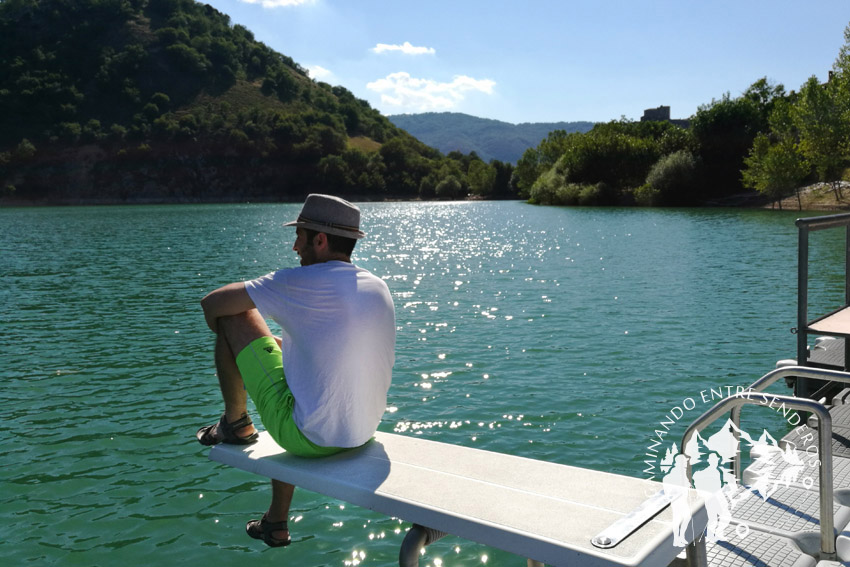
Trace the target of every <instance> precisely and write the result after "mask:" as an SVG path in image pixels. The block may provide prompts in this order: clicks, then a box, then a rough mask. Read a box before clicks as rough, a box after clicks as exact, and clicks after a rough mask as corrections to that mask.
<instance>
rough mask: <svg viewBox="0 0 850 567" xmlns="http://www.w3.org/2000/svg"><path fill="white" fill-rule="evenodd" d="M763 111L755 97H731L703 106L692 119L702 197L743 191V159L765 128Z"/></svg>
mask: <svg viewBox="0 0 850 567" xmlns="http://www.w3.org/2000/svg"><path fill="white" fill-rule="evenodd" d="M762 125H763V121H762V114H761V111H760V109H759V106H758V105H757V104H756V102H755V101H754V100H752V98H747V97H739V98H735V99H733V98H731V97H730V96H729V94H728V93H727V94H725V95H724V96H723V97H722V98H721V99H720V100H715V101H712V103H711V104H708V105H703V106H700V107H699V109H697V113H696V114H695V115H694V117H693V119H692V120H691V131H692V132H693V135H694V139H695V140H696V143H697V148H698V149H697V152H698V157H699V158H700V169H701V171H700V174H699V177H700V179H701V180H702V187H701V195H700V197H701V199H700V200H702V199H704V198H709V197H718V196H726V195H731V194H733V193H737V192H739V191H740V190H741V170H742V169H743V167H744V158H745V157H747V154H748V153H749V151H750V148H751V147H752V145H753V140H754V139H755V137H756V134H758V132H759V129H760V128H761V127H762Z"/></svg>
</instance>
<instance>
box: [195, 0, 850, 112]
mask: <svg viewBox="0 0 850 567" xmlns="http://www.w3.org/2000/svg"><path fill="white" fill-rule="evenodd" d="M203 1H204V3H207V4H210V5H212V6H213V7H215V8H216V9H217V10H219V11H220V12H223V13H225V14H227V15H228V16H230V18H231V22H232V23H233V24H241V25H243V26H245V27H246V28H248V29H249V30H251V31H252V32H253V33H254V37H255V38H256V39H257V40H259V41H261V42H263V43H265V44H266V45H267V46H269V47H271V48H272V49H274V50H275V51H278V52H279V53H282V54H284V55H288V56H289V57H292V59H294V60H295V61H296V62H297V63H298V64H300V65H301V66H302V67H304V68H305V69H308V70H309V72H310V76H311V77H312V78H313V79H315V80H318V81H323V82H326V83H330V84H332V85H341V86H343V87H345V88H346V89H348V90H349V91H351V92H352V93H354V95H355V96H356V97H358V98H361V99H364V100H366V101H368V102H369V104H370V105H371V106H372V107H373V108H376V109H378V110H379V111H380V112H381V113H382V114H385V115H392V114H415V113H420V112H462V113H465V114H470V115H473V116H478V117H481V118H491V119H495V120H501V121H504V122H510V123H513V124H518V123H523V122H573V121H591V122H607V121H610V120H618V119H620V118H623V117H625V118H627V119H630V120H639V119H640V117H641V116H642V115H643V111H644V110H645V109H648V108H656V107H658V106H662V105H664V106H669V107H670V108H671V117H672V118H687V117H689V116H692V115H693V114H694V113H695V112H696V111H697V109H698V108H699V107H700V106H702V105H706V104H710V103H711V101H712V100H717V99H720V98H722V97H723V96H724V95H725V94H726V93H729V94H730V95H731V96H732V97H736V96H739V95H740V94H742V93H743V92H744V91H745V90H746V89H747V88H748V87H749V86H750V85H751V84H753V83H754V82H755V81H757V80H758V79H760V78H762V77H766V78H767V79H768V80H769V81H771V82H772V83H774V84H781V85H784V86H785V89H786V91H791V90H797V89H799V88H800V86H801V85H803V83H805V82H806V80H807V79H808V78H809V77H811V76H813V75H814V76H817V77H818V79H819V80H821V81H826V78H827V74H828V72H829V70H830V69H831V68H832V64H833V62H834V61H835V58H836V57H837V55H838V51H839V49H840V48H841V46H842V45H844V30H845V28H847V26H848V24H850V0H809V1H803V0H792V1H789V0H711V1H707V0H701V1H697V0H656V1H643V0H619V1H615V0H513V1H509V0H203Z"/></svg>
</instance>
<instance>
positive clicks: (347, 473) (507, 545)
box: [209, 432, 705, 567]
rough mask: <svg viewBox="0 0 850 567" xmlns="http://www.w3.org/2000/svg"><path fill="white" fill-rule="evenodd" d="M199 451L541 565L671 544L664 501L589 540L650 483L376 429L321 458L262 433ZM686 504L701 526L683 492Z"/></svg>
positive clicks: (630, 555)
mask: <svg viewBox="0 0 850 567" xmlns="http://www.w3.org/2000/svg"><path fill="white" fill-rule="evenodd" d="M209 456H210V459H212V460H214V461H217V462H220V463H223V464H226V465H230V466H233V467H236V468H239V469H242V470H245V471H248V472H251V473H255V474H259V475H262V476H266V477H269V478H274V479H277V480H281V481H284V482H288V483H290V484H294V485H295V486H299V487H301V488H304V489H306V490H309V491H312V492H318V493H321V494H324V495H327V496H330V497H332V498H336V499H339V500H343V501H346V502H349V503H351V504H354V505H356V506H361V507H364V508H368V509H370V510H375V511H377V512H380V513H382V514H385V515H387V516H391V517H397V518H401V519H402V520H405V521H408V522H415V523H418V524H421V525H424V526H428V527H431V528H434V529H438V530H441V531H444V532H447V533H450V534H452V535H455V536H458V537H461V538H464V539H468V540H470V541H475V542H478V543H482V544H484V545H488V546H491V547H494V548H497V549H502V550H504V551H508V552H511V553H515V554H517V555H519V556H522V557H526V558H529V559H534V560H537V561H541V562H543V563H546V564H547V565H555V566H557V565H581V566H582V567H589V566H603V565H605V566H608V565H647V566H649V565H658V566H662V567H663V566H666V565H668V564H669V563H670V562H671V561H672V560H673V559H674V558H675V557H676V555H677V554H678V552H679V551H680V548H676V547H674V546H673V517H672V512H671V509H670V507H669V506H668V507H667V508H665V509H664V510H663V511H662V512H661V513H660V514H658V515H657V516H655V517H654V518H653V519H652V520H650V521H649V522H647V523H646V524H644V525H643V526H642V527H640V528H639V529H638V530H637V531H635V532H634V533H633V534H632V535H630V536H629V537H628V538H626V539H625V540H623V541H622V542H620V543H619V544H618V545H616V546H615V547H612V548H610V549H599V548H597V547H594V546H593V545H592V544H591V539H592V538H593V537H595V536H596V535H598V534H599V533H600V532H601V531H602V530H604V529H605V528H607V527H609V526H610V525H611V524H613V523H614V522H615V521H617V520H619V519H620V518H623V517H624V516H626V515H627V514H628V513H629V512H631V511H633V510H634V509H635V508H637V507H638V506H640V504H641V503H643V502H644V501H645V500H646V499H648V498H649V497H650V496H652V495H653V494H655V493H656V492H657V491H659V490H660V489H661V488H662V485H661V484H660V483H658V482H652V481H648V480H643V479H638V478H632V477H626V476H622V475H617V474H611V473H605V472H599V471H594V470H589V469H583V468H578V467H572V466H566V465H559V464H555V463H549V462H546V461H537V460H533V459H527V458H523V457H516V456H512V455H506V454H502V453H494V452H490V451H482V450H479V449H473V448H469V447H462V446H457V445H450V444H446V443H440V442H435V441H429V440H425V439H421V438H416V437H408V436H404V435H396V434H391V433H383V432H378V433H376V434H375V439H374V441H372V442H370V443H368V444H366V445H365V446H363V447H361V448H359V449H354V450H352V451H347V452H345V453H341V454H338V455H334V456H332V457H326V458H322V459H304V458H299V457H296V456H293V455H290V454H287V453H286V452H285V451H284V450H283V449H281V448H280V447H279V446H278V445H277V444H276V443H275V442H274V441H273V440H272V439H271V437H270V436H269V435H268V433H266V432H262V433H261V435H260V440H259V442H257V443H255V444H253V445H249V446H240V445H224V444H222V445H217V446H215V447H213V448H212V450H211V451H210V455H209ZM688 505H689V507H690V511H691V514H692V516H693V517H695V518H700V519H701V520H700V522H701V523H702V525H704V522H705V520H704V516H705V512H704V505H703V502H702V500H701V499H700V498H699V497H698V496H697V495H696V493H694V492H693V491H692V493H691V494H690V498H689V501H688ZM700 531H701V530H700Z"/></svg>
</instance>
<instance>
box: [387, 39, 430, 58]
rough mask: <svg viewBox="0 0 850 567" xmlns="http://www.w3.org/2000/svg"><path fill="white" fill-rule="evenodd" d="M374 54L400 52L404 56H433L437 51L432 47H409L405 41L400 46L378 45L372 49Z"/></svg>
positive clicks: (409, 44)
mask: <svg viewBox="0 0 850 567" xmlns="http://www.w3.org/2000/svg"><path fill="white" fill-rule="evenodd" d="M372 51H374V52H375V53H387V52H388V51H401V52H402V53H403V54H405V55H434V54H435V53H437V51H436V50H435V49H434V48H433V47H416V46H415V45H411V43H410V42H409V41H405V42H404V43H403V44H401V45H391V44H388V43H379V44H378V45H376V46H375V47H373V48H372Z"/></svg>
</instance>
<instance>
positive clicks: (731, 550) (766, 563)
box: [707, 531, 816, 567]
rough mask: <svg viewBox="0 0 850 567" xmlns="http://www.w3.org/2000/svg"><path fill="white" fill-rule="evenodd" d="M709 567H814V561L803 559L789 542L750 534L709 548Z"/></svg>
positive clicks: (768, 536)
mask: <svg viewBox="0 0 850 567" xmlns="http://www.w3.org/2000/svg"><path fill="white" fill-rule="evenodd" d="M707 547H708V564H709V565H710V566H711V567H815V566H816V562H815V559H814V557H812V556H810V555H806V554H805V553H803V552H802V551H800V549H799V548H798V547H797V546H796V545H794V543H792V542H791V540H788V539H784V538H781V537H776V536H774V535H770V534H765V533H759V532H755V531H753V532H750V533H748V534H746V536H744V537H737V536H733V537H730V538H728V540H727V541H721V542H717V543H709V544H708V546H707Z"/></svg>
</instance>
